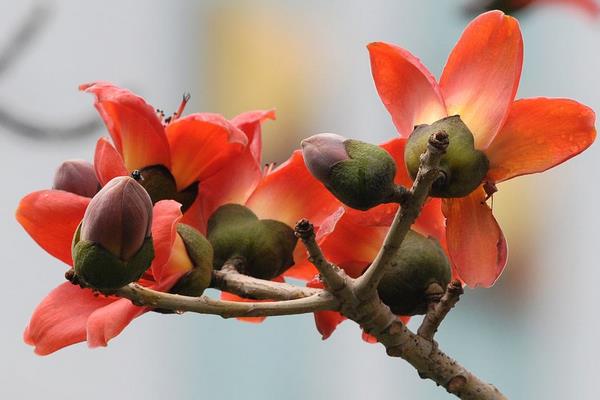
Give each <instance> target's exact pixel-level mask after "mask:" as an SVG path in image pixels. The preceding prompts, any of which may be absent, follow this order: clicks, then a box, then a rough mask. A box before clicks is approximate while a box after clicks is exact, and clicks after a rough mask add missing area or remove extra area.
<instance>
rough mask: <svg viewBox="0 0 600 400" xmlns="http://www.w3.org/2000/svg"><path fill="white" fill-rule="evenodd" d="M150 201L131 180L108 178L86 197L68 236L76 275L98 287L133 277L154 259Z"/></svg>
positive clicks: (118, 284) (119, 283)
mask: <svg viewBox="0 0 600 400" xmlns="http://www.w3.org/2000/svg"><path fill="white" fill-rule="evenodd" d="M151 226H152V202H151V200H150V197H149V196H148V194H147V193H146V191H145V190H144V188H142V187H141V186H140V185H139V184H138V183H137V182H136V181H135V180H133V179H132V178H130V177H127V176H120V177H117V178H114V179H113V180H111V181H110V182H109V183H108V184H107V185H106V186H104V188H102V190H100V192H98V194H97V195H96V196H94V198H93V199H92V201H91V202H90V204H89V205H88V208H87V209H86V211H85V214H84V216H83V220H82V221H81V224H80V226H79V228H78V230H77V232H76V234H75V237H74V239H73V261H74V269H75V274H76V275H77V277H78V278H80V279H81V280H82V281H83V282H84V283H86V284H87V285H89V286H91V287H94V288H96V289H100V290H107V289H117V288H119V287H121V286H123V285H126V284H128V283H130V282H133V281H136V280H138V279H139V278H140V277H141V276H142V274H143V273H144V272H145V271H146V270H147V269H148V267H150V264H151V263H152V259H153V258H154V248H153V245H152V238H151V237H150V235H151Z"/></svg>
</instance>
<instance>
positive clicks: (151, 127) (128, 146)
mask: <svg viewBox="0 0 600 400" xmlns="http://www.w3.org/2000/svg"><path fill="white" fill-rule="evenodd" d="M79 89H80V90H83V91H85V92H87V93H92V94H94V95H95V96H96V102H95V104H94V105H95V106H96V109H98V112H99V113H100V116H101V117H102V119H103V120H104V123H105V124H106V127H107V129H108V131H109V132H110V135H111V136H112V139H113V141H114V142H115V145H116V147H117V150H118V151H119V153H121V155H122V156H123V159H124V160H125V165H126V166H127V169H128V170H129V171H133V170H134V169H140V168H143V167H147V166H150V165H164V166H165V167H167V168H169V167H170V166H171V160H170V155H169V143H168V142H167V137H166V135H165V130H164V128H163V126H162V124H161V122H160V120H159V119H158V117H157V116H156V112H155V111H154V109H153V108H152V106H150V105H149V104H148V103H146V102H145V101H144V99H142V98H141V97H139V96H136V95H135V94H133V93H131V92H130V91H129V90H126V89H122V88H120V87H117V86H114V85H112V84H110V83H107V82H95V83H88V84H84V85H81V86H80V87H79Z"/></svg>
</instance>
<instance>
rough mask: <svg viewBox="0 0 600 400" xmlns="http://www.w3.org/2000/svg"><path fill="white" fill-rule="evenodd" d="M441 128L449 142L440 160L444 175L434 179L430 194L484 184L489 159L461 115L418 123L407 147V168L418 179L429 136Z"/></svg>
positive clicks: (459, 193) (459, 192) (453, 193)
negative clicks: (424, 123)
mask: <svg viewBox="0 0 600 400" xmlns="http://www.w3.org/2000/svg"><path fill="white" fill-rule="evenodd" d="M440 131H444V132H446V133H447V134H448V137H449V139H450V144H449V145H448V149H447V150H446V154H445V155H444V156H443V157H442V159H441V161H440V171H441V173H442V174H443V178H440V179H438V180H437V181H435V182H434V184H433V186H432V187H431V196H434V197H464V196H467V195H468V194H469V193H471V192H472V191H473V190H475V189H476V188H477V187H478V186H479V185H480V184H481V182H482V180H483V178H484V177H485V175H486V174H487V171H488V169H489V161H488V159H487V157H486V156H485V154H484V153H483V152H482V151H479V150H476V149H475V147H474V139H473V134H472V133H471V131H470V130H469V128H468V127H467V126H466V125H465V124H464V122H463V121H462V120H461V119H460V116H458V115H454V116H452V117H446V118H443V119H441V120H439V121H437V122H434V123H433V124H431V125H419V126H417V127H415V130H414V131H413V132H412V133H411V135H410V137H409V138H408V142H407V143H406V147H405V149H404V161H405V162H406V168H407V169H408V172H409V174H410V175H411V177H412V178H413V179H415V177H416V176H417V172H418V171H419V165H420V157H421V154H423V153H424V152H425V150H427V142H428V140H429V137H430V136H431V135H432V134H433V133H436V132H440Z"/></svg>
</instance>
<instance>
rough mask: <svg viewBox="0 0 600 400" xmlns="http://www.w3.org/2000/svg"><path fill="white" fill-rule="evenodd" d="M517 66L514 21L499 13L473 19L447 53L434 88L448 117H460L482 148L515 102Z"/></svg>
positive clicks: (520, 58)
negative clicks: (446, 109) (440, 93)
mask: <svg viewBox="0 0 600 400" xmlns="http://www.w3.org/2000/svg"><path fill="white" fill-rule="evenodd" d="M522 64H523V39H522V37H521V31H520V29H519V23H518V22H517V20H516V19H514V18H512V17H509V16H506V15H504V14H503V13H502V12H500V11H490V12H487V13H485V14H482V15H480V16H479V17H477V18H475V19H474V20H473V21H472V22H471V23H470V24H469V26H467V28H466V29H465V31H464V32H463V34H462V36H461V38H460V40H459V41H458V43H457V44H456V46H455V47H454V50H452V53H451V54H450V57H449V58H448V62H447V63H446V67H445V68H444V72H443V73H442V77H441V78H440V87H441V89H442V93H443V94H444V99H445V100H446V106H447V108H448V114H449V115H455V114H458V115H460V117H461V119H462V120H463V121H464V122H465V123H466V124H467V126H468V127H469V128H470V129H471V131H472V132H473V135H474V136H475V147H476V148H478V149H485V148H486V147H487V146H488V145H489V144H490V143H491V141H492V139H493V138H494V136H495V135H496V133H497V132H498V130H499V129H500V127H501V126H502V124H503V122H504V120H505V119H506V116H507V115H508V110H509V108H510V105H511V104H512V101H513V100H514V98H515V94H516V92H517V87H518V86H519V78H520V76H521V67H522Z"/></svg>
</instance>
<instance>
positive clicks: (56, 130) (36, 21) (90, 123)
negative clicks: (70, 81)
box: [0, 1, 100, 140]
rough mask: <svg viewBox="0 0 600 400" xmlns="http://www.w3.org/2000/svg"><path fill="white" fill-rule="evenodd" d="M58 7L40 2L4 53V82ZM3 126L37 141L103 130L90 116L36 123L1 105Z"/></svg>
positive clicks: (0, 54) (0, 66) (0, 55)
mask: <svg viewBox="0 0 600 400" xmlns="http://www.w3.org/2000/svg"><path fill="white" fill-rule="evenodd" d="M53 10H54V4H53V3H52V2H50V1H36V2H34V4H33V7H32V9H31V11H30V12H29V13H28V14H27V15H26V16H25V19H24V20H23V21H22V22H21V24H20V25H19V27H18V28H17V30H16V31H15V33H14V34H13V35H12V37H11V38H10V40H9V41H8V44H7V46H6V47H5V48H4V49H2V50H1V51H0V79H1V78H2V74H3V73H5V72H6V71H7V70H8V69H10V68H11V67H12V66H13V65H15V63H16V61H17V60H18V59H19V57H20V56H21V55H22V54H23V53H24V52H25V51H26V50H27V49H28V48H29V47H31V45H32V44H33V42H34V40H35V39H36V38H37V37H38V36H39V34H40V33H41V32H42V30H43V28H44V26H45V24H46V23H47V22H48V20H49V19H50V16H51V14H52V12H53ZM0 125H1V126H4V127H5V128H7V130H9V131H12V132H14V133H16V134H18V135H21V136H29V137H31V138H36V139H50V140H55V139H65V138H71V137H78V136H83V135H87V134H90V133H93V132H95V131H96V130H98V128H99V127H100V123H99V121H98V120H97V119H96V118H95V117H91V116H90V117H89V118H86V119H83V120H80V121H77V122H75V123H73V124H69V125H61V124H56V123H52V122H51V123H39V122H33V121H31V120H30V119H29V118H22V117H20V116H19V115H16V114H15V113H14V112H13V111H11V110H9V109H8V108H6V107H3V106H0Z"/></svg>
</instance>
